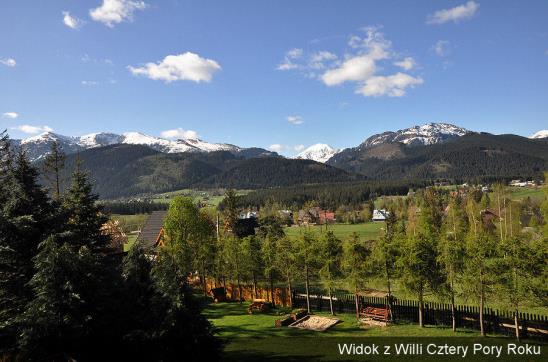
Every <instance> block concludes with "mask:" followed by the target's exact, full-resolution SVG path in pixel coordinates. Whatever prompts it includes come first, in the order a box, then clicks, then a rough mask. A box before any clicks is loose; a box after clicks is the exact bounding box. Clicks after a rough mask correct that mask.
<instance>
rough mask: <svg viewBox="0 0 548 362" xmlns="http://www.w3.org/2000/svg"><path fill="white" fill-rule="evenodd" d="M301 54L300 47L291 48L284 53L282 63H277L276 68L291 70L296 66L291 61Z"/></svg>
mask: <svg viewBox="0 0 548 362" xmlns="http://www.w3.org/2000/svg"><path fill="white" fill-rule="evenodd" d="M302 56H303V50H302V49H300V48H293V49H291V50H288V51H287V53H285V57H284V60H283V62H282V63H280V64H278V67H277V68H276V69H278V70H291V69H295V68H297V67H298V65H297V64H295V63H294V62H293V61H295V60H297V59H299V58H301V57H302Z"/></svg>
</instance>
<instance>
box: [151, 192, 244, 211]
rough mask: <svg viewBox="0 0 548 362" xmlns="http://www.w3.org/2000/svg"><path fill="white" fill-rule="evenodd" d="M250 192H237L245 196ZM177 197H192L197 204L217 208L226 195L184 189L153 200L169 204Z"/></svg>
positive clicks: (158, 195) (158, 196)
mask: <svg viewBox="0 0 548 362" xmlns="http://www.w3.org/2000/svg"><path fill="white" fill-rule="evenodd" d="M248 192H249V191H248V190H236V193H237V194H238V195H245V194H247V193H248ZM176 196H184V197H191V198H192V199H193V200H194V201H195V202H200V203H205V204H207V205H208V206H215V207H217V206H218V205H219V204H220V203H221V201H223V198H224V195H213V194H212V192H211V191H200V190H191V189H183V190H176V191H171V192H165V193H163V194H157V195H154V196H153V197H152V200H153V201H154V202H162V203H166V204H169V203H170V202H171V200H173V199H174V198H175V197H176Z"/></svg>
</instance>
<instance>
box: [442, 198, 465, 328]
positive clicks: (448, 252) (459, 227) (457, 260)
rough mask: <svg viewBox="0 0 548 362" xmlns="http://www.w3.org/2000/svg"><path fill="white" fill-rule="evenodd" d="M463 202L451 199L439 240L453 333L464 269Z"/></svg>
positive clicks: (458, 199) (455, 326)
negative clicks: (458, 284) (457, 289)
mask: <svg viewBox="0 0 548 362" xmlns="http://www.w3.org/2000/svg"><path fill="white" fill-rule="evenodd" d="M463 207H464V205H463V201H462V199H460V198H459V197H458V196H457V197H455V198H452V199H451V202H450V203H449V207H448V213H447V217H446V220H445V223H444V233H443V234H442V237H441V238H440V243H439V246H438V248H439V254H438V261H439V263H440V264H441V267H442V268H443V271H444V273H445V275H446V283H445V289H446V291H447V293H448V294H449V299H450V301H451V319H452V323H451V325H452V329H453V332H455V331H456V329H457V318H456V310H455V296H456V284H457V283H458V281H459V278H460V277H461V275H462V272H463V268H464V252H465V250H464V240H465V237H466V233H467V227H468V224H467V220H466V214H465V213H464V211H463Z"/></svg>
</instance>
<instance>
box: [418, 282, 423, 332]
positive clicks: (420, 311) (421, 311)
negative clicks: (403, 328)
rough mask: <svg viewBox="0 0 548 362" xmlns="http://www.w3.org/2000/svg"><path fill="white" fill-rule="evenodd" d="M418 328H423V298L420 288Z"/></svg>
mask: <svg viewBox="0 0 548 362" xmlns="http://www.w3.org/2000/svg"><path fill="white" fill-rule="evenodd" d="M419 326H421V327H424V296H423V292H422V288H421V290H420V291H419Z"/></svg>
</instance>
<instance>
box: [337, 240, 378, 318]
mask: <svg viewBox="0 0 548 362" xmlns="http://www.w3.org/2000/svg"><path fill="white" fill-rule="evenodd" d="M343 250H344V254H343V264H342V265H343V270H344V271H345V275H346V278H345V281H346V284H347V286H348V287H349V288H350V290H352V291H353V292H354V301H355V306H356V319H359V318H360V305H359V294H358V293H359V291H360V289H363V288H364V287H365V283H366V281H367V278H368V277H369V276H370V275H371V274H370V272H369V268H368V264H369V258H370V256H371V249H370V248H369V246H368V245H367V244H366V243H365V242H363V241H361V240H360V237H359V235H358V234H357V233H356V232H354V233H352V234H351V235H350V237H349V238H348V241H347V242H346V244H345V247H344V249H343Z"/></svg>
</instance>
